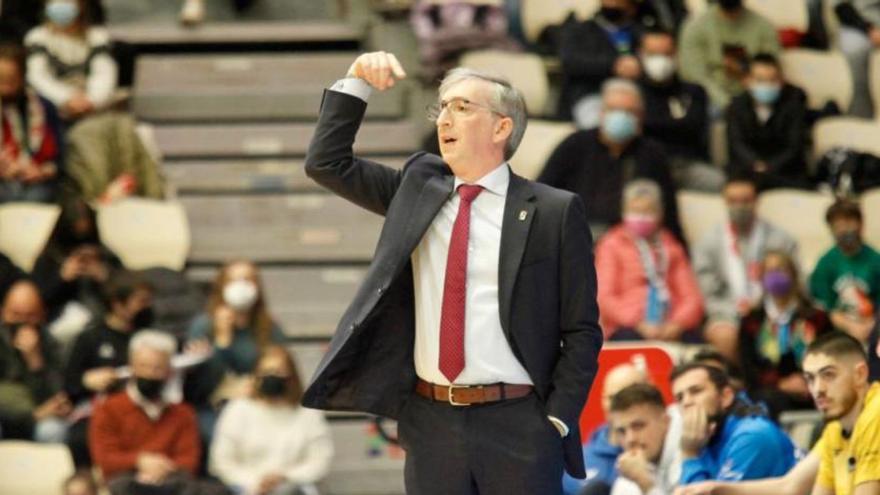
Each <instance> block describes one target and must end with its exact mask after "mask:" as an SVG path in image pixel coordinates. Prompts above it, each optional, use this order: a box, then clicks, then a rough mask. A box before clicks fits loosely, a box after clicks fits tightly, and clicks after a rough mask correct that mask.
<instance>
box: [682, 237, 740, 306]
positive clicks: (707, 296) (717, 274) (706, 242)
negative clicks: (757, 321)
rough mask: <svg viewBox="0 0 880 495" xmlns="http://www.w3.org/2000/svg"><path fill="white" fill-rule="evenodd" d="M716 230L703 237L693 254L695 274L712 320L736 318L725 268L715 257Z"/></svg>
mask: <svg viewBox="0 0 880 495" xmlns="http://www.w3.org/2000/svg"><path fill="white" fill-rule="evenodd" d="M715 232H716V231H714V230H712V231H710V232H709V233H708V234H707V236H705V237H703V239H702V240H700V242H699V243H697V245H696V246H695V247H694V250H693V251H692V252H691V255H692V256H693V261H694V264H693V268H694V273H695V274H696V276H697V283H698V284H699V286H700V293H701V294H702V295H703V302H704V304H705V305H706V312H707V313H708V314H709V317H710V318H731V319H732V318H735V316H736V312H735V309H734V306H733V302H732V301H731V300H730V298H729V297H727V283H726V282H725V280H724V273H723V270H724V267H723V264H722V261H721V260H720V259H719V257H718V256H715V249H716V247H717V244H716V241H718V239H715V238H710V237H709V236H714V235H715Z"/></svg>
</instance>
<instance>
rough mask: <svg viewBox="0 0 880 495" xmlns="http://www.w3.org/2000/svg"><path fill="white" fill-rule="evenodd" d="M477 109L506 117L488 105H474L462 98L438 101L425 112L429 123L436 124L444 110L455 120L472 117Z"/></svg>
mask: <svg viewBox="0 0 880 495" xmlns="http://www.w3.org/2000/svg"><path fill="white" fill-rule="evenodd" d="M479 108H482V109H483V110H488V111H490V112H492V113H494V114H496V115H500V116H502V117H506V115H504V114H503V113H501V112H499V111H497V110H493V109H492V107H490V106H488V105H483V104H480V103H474V102H472V101H470V100H468V99H467V98H462V97H455V98H452V99H450V100H441V101H438V102H437V103H434V104H433V105H428V107H427V108H426V110H427V112H428V120H430V121H431V122H436V121H437V119H438V118H440V114H442V113H443V111H444V110H449V113H451V114H452V116H453V117H455V118H457V117H467V116H468V115H473V113H474V112H476V111H477V109H479Z"/></svg>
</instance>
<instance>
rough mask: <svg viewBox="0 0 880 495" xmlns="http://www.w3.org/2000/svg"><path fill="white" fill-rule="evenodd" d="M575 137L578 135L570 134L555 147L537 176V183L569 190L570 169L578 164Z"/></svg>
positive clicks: (576, 140) (576, 139)
mask: <svg viewBox="0 0 880 495" xmlns="http://www.w3.org/2000/svg"><path fill="white" fill-rule="evenodd" d="M577 135H578V133H574V134H571V135H570V136H568V137H567V138H565V139H563V140H562V142H561V143H559V145H557V146H556V149H554V150H553V153H551V154H550V158H548V159H547V163H546V164H545V165H544V169H543V170H542V171H541V174H540V175H539V176H538V179H537V181H538V182H541V183H544V184H547V185H548V186H553V187H558V188H560V189H569V190H570V188H569V187H567V186H568V176H569V173H570V169H571V167H572V166H574V164H579V163H580V160H579V156H580V153H578V151H579V150H578V145H577V142H578V138H577Z"/></svg>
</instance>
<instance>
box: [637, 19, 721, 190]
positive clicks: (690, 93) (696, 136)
mask: <svg viewBox="0 0 880 495" xmlns="http://www.w3.org/2000/svg"><path fill="white" fill-rule="evenodd" d="M675 48H676V47H675V37H673V35H672V33H670V32H668V31H657V30H653V31H647V32H645V34H643V35H642V42H641V46H640V48H639V60H640V62H641V65H642V77H641V79H639V87H640V88H641V90H642V97H643V98H644V100H645V113H644V122H643V124H642V126H643V128H644V133H645V136H647V137H650V138H653V139H656V140H657V141H660V142H661V143H663V145H664V146H665V147H666V151H667V153H668V154H669V158H670V161H671V164H672V176H673V178H674V179H675V182H676V183H677V184H678V187H679V188H685V189H697V190H701V191H710V192H716V191H719V190H720V189H721V185H722V183H723V182H724V176H723V174H722V173H721V171H720V170H718V169H717V168H716V167H714V166H712V165H709V164H708V161H709V151H708V143H709V136H708V130H709V122H708V121H709V106H708V105H709V102H708V98H707V96H706V92H705V91H704V90H703V88H701V87H700V86H698V85H696V84H691V83H687V82H684V81H682V80H681V79H680V78H679V77H678V74H677V73H676V54H675Z"/></svg>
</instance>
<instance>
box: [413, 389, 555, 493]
mask: <svg viewBox="0 0 880 495" xmlns="http://www.w3.org/2000/svg"><path fill="white" fill-rule="evenodd" d="M397 428H398V437H399V439H400V444H401V446H402V447H403V448H404V450H405V451H406V466H405V474H404V478H405V484H406V493H407V495H558V494H561V493H562V470H563V465H564V464H563V458H562V438H561V436H560V435H559V431H558V430H557V429H556V427H555V426H553V423H551V422H550V420H549V419H548V418H547V414H546V412H545V411H544V407H543V405H542V404H541V402H540V400H539V399H538V398H537V396H536V395H535V394H530V395H527V396H526V397H522V398H518V399H510V400H504V401H499V402H494V403H488V404H478V405H472V406H452V405H450V404H446V403H443V402H437V401H432V400H430V399H426V398H424V397H421V396H419V395H415V394H413V396H412V397H411V398H410V399H409V400H408V401H407V403H406V405H405V406H404V408H403V410H402V411H401V414H400V416H399V419H398V427H397Z"/></svg>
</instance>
